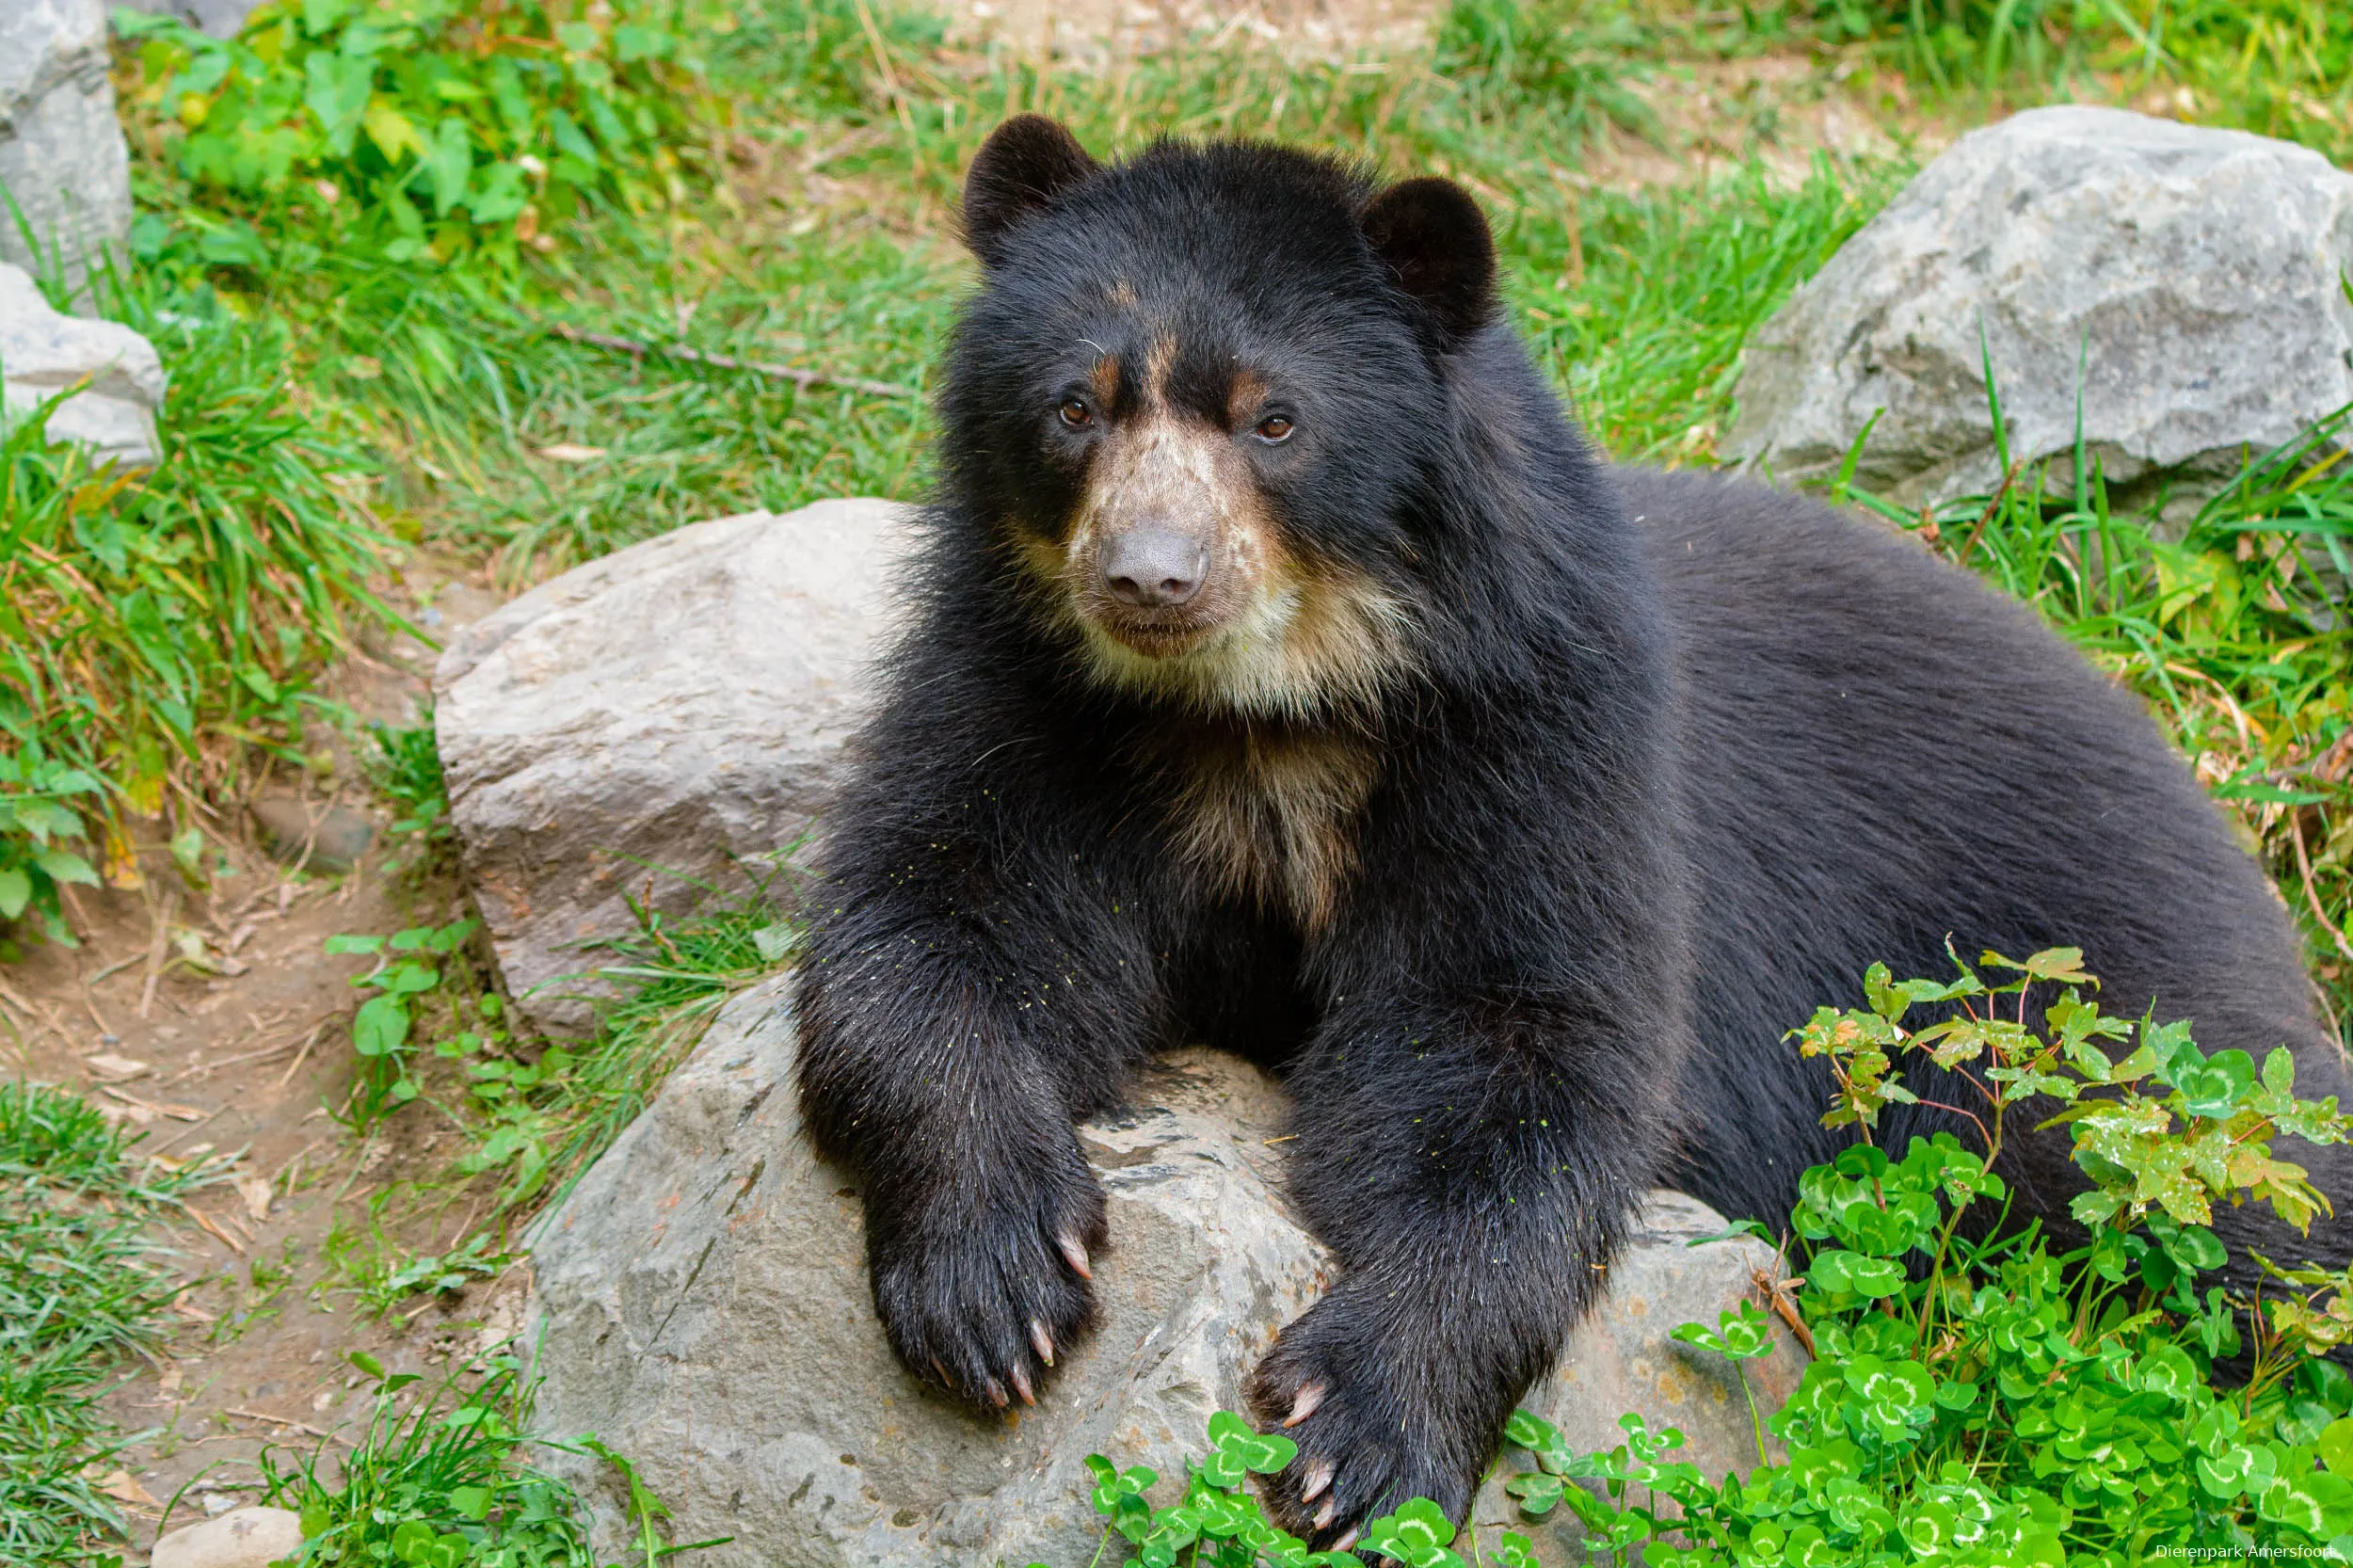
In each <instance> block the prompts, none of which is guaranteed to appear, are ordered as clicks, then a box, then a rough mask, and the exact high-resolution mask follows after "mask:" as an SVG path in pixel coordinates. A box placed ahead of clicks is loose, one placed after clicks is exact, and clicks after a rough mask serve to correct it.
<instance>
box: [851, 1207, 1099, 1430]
mask: <svg viewBox="0 0 2353 1568" xmlns="http://www.w3.org/2000/svg"><path fill="white" fill-rule="evenodd" d="M871 1212H872V1211H871V1209H870V1214H871ZM1103 1237H1104V1225H1103V1197H1102V1193H1101V1192H1100V1191H1099V1190H1098V1189H1096V1186H1095V1184H1094V1182H1093V1180H1092V1178H1091V1177H1090V1178H1088V1179H1087V1180H1086V1182H1085V1184H1084V1186H1083V1188H1082V1189H1080V1191H1078V1192H1072V1193H1069V1194H1067V1195H1064V1194H1061V1193H1041V1194H1039V1195H1038V1196H1037V1198H1036V1200H1035V1201H1034V1202H1033V1203H1032V1204H1031V1205H1029V1206H1027V1207H1020V1208H1012V1207H1008V1208H995V1209H983V1210H981V1211H979V1212H974V1211H973V1210H971V1209H969V1208H964V1207H963V1206H961V1205H960V1204H958V1203H957V1202H956V1201H955V1200H953V1199H949V1200H947V1201H944V1202H939V1203H936V1204H935V1205H934V1206H933V1211H932V1212H930V1213H926V1214H924V1215H922V1216H921V1217H920V1219H918V1220H915V1221H913V1222H912V1223H910V1224H904V1225H901V1226H897V1227H890V1228H888V1230H886V1228H885V1227H884V1226H883V1225H880V1224H877V1225H876V1228H875V1231H874V1234H873V1236H872V1241H871V1245H870V1248H869V1253H868V1262H869V1264H870V1266H871V1268H872V1273H873V1285H874V1311H875V1314H876V1315H877V1316H878V1317H880V1318H881V1319H882V1323H883V1330H884V1332H885V1333H886V1334H887V1335H888V1336H889V1338H890V1348H891V1349H892V1350H893V1351H894V1352H897V1353H898V1356H899V1359H900V1360H901V1361H902V1362H904V1364H905V1365H906V1368H907V1369H908V1370H909V1371H911V1372H913V1373H915V1375H916V1376H918V1377H920V1378H921V1379H923V1380H924V1381H925V1382H927V1383H934V1384H939V1385H941V1386H943V1387H945V1388H947V1389H948V1390H949V1392H951V1393H952V1394H955V1395H957V1396H958V1397H959V1398H962V1399H965V1400H969V1401H971V1402H972V1403H973V1404H976V1405H982V1406H985V1407H987V1408H989V1409H992V1410H1002V1409H1003V1408H1004V1407H1005V1405H1006V1404H1007V1402H1008V1401H1010V1400H1016V1399H1017V1400H1021V1402H1022V1403H1024V1404H1035V1403H1036V1402H1037V1390H1038V1388H1039V1386H1040V1385H1041V1384H1044V1382H1045V1381H1046V1374H1047V1371H1048V1368H1051V1367H1052V1366H1053V1365H1054V1363H1055V1361H1056V1359H1057V1358H1058V1357H1060V1356H1061V1355H1062V1354H1063V1352H1064V1351H1066V1350H1067V1349H1068V1348H1069V1347H1070V1345H1071V1344H1072V1343H1073V1342H1075V1341H1076V1340H1077V1339H1078V1338H1079V1337H1080V1336H1081V1335H1082V1334H1084V1333H1085V1332H1086V1331H1087V1330H1088V1329H1089V1328H1091V1327H1093V1326H1094V1323H1095V1293H1094V1290H1093V1289H1092V1288H1091V1287H1090V1285H1089V1283H1088V1282H1089V1281H1090V1280H1091V1279H1093V1277H1094V1264H1093V1260H1092V1259H1093V1255H1094V1254H1096V1253H1097V1252H1099V1251H1100V1250H1101V1249H1102V1245H1103Z"/></svg>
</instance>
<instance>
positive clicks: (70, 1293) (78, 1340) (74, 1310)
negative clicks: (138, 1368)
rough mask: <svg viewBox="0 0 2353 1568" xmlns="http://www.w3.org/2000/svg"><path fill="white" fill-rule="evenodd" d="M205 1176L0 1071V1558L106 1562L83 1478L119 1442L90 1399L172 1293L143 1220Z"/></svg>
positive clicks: (106, 1505)
mask: <svg viewBox="0 0 2353 1568" xmlns="http://www.w3.org/2000/svg"><path fill="white" fill-rule="evenodd" d="M215 1175H216V1173H215V1172H213V1171H212V1170H211V1169H210V1167H209V1166H207V1165H205V1164H203V1163H201V1162H200V1163H198V1164H196V1165H194V1166H190V1167H187V1168H184V1169H181V1170H178V1171H173V1170H169V1169H167V1168H166V1167H165V1166H163V1165H162V1164H160V1163H157V1162H155V1161H151V1160H146V1159H144V1158H142V1157H141V1156H140V1155H139V1154H138V1152H137V1150H136V1147H135V1146H134V1142H133V1141H126V1140H125V1139H124V1138H123V1137H122V1135H121V1134H120V1132H119V1131H117V1130H116V1129H115V1128H113V1127H112V1126H111V1125H110V1124H109V1123H108V1122H107V1121H106V1119H105V1118H104V1117H103V1116H101V1115H100V1114H99V1113H98V1112H97V1111H96V1110H95V1109H93V1108H92V1107H91V1106H90V1105H88V1103H86V1102H85V1101H83V1100H81V1099H79V1098H77V1097H75V1096H72V1095H69V1094H66V1093H63V1092H61V1091H59V1090H56V1089H50V1088H46V1087H43V1086H41V1085H40V1084H33V1083H24V1082H8V1083H0V1563H7V1564H24V1565H26V1568H34V1565H39V1568H61V1565H65V1564H75V1563H85V1562H88V1563H97V1562H103V1561H107V1560H114V1557H115V1554H114V1553H113V1552H111V1551H110V1550H108V1548H107V1545H106V1543H108V1542H109V1541H119V1540H120V1537H121V1534H122V1528H123V1520H122V1516H121V1513H120V1510H119V1509H118V1508H117V1507H116V1506H115V1503H114V1501H113V1500H112V1499H111V1498H110V1497H109V1496H107V1495H106V1494H105V1493H104V1492H103V1491H102V1490H100V1487H99V1481H100V1480H101V1478H102V1476H103V1474H104V1470H105V1469H106V1467H107V1464H108V1462H109V1461H110V1460H111V1458H112V1456H113V1455H114V1454H115V1453H116V1452H117V1450H118V1449H119V1448H120V1447H121V1440H120V1438H119V1436H118V1435H117V1434H116V1432H115V1431H114V1428H113V1425H112V1423H111V1422H110V1421H109V1420H108V1419H107V1417H106V1415H105V1413H104V1410H103V1409H102V1408H101V1406H100V1403H99V1401H100V1400H101V1398H102V1397H103V1396H104V1393H105V1391H106V1389H107V1387H108V1386H109V1385H110V1384H112V1382H113V1381H114V1379H115V1377H116V1376H117V1373H118V1369H119V1368H120V1365H121V1363H122V1360H123V1358H124V1356H125V1355H126V1353H130V1352H138V1351H142V1350H145V1349H146V1348H148V1347H149V1346H152V1345H153V1344H155V1343H156V1342H157V1341H158V1340H159V1339H160V1338H161V1337H162V1320H163V1314H164V1313H165V1311H166V1310H167V1309H168V1306H169V1305H170V1303H171V1301H172V1299H173V1297H174V1296H175V1295H176V1294H177V1287H176V1286H174V1285H173V1284H172V1283H171V1282H170V1281H169V1280H168V1279H167V1278H166V1277H165V1275H164V1273H163V1272H162V1271H161V1270H160V1269H159V1268H158V1248H157V1246H156V1244H155V1242H154V1241H153V1240H151V1238H150V1235H149V1224H150V1222H151V1220H152V1218H153V1217H154V1216H155V1215H156V1213H157V1212H158V1211H159V1210H160V1209H161V1208H164V1207H165V1206H168V1205H169V1204H172V1203H174V1202H175V1201H177V1200H178V1199H179V1198H180V1197H181V1196H182V1195H183V1194H184V1193H185V1192H188V1191H189V1190H191V1189H192V1188H194V1187H197V1186H199V1185H201V1184H202V1183H204V1182H206V1181H209V1180H211V1179H213V1177H214V1176H215Z"/></svg>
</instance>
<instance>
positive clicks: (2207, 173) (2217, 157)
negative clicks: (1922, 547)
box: [1722, 106, 2353, 504]
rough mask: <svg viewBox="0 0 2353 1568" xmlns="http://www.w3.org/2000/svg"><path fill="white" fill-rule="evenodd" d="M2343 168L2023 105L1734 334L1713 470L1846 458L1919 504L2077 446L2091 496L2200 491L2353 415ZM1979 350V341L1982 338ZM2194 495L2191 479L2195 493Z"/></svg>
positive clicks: (1794, 469)
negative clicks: (1999, 443)
mask: <svg viewBox="0 0 2353 1568" xmlns="http://www.w3.org/2000/svg"><path fill="white" fill-rule="evenodd" d="M2348 266H2353V174H2347V173H2345V172H2344V171H2343V170H2340V169H2338V168H2334V167H2333V166H2331V165H2330V164H2329V161H2328V160H2327V159H2325V158H2323V157H2322V156H2320V154H2318V153H2316V152H2310V151H2308V150H2306V149H2304V148H2300V147H2297V146H2294V145H2293V144H2291V143H2288V142H2283V141H2274V140H2270V139H2268V138H2266V137H2264V136H2249V135H2248V134H2247V133H2245V132H2241V131H2217V130H2206V129H2201V128H2198V127H2194V126H2188V125H2181V124H2176V123H2174V122H2173V121H2171V120H2152V119H2149V118H2147V117H2145V116H2141V115H2137V114H2128V113H2125V112H2123V111H2121V110H2117V109H2103V108H2084V107H2072V106H2071V107H2059V108H2045V109H2034V110H2030V111H2028V112H2026V113H2025V114H2019V115H2014V116H2012V117H2011V118H2009V120H2003V121H2001V122H2000V123H1998V124H1995V125H1992V126H1988V127H1986V128H1985V129H1983V130H1978V131H1973V132H1971V133H1970V134H1969V135H1967V136H1963V137H1961V139H1960V140H1959V141H1958V142H1956V143H1954V145H1953V146H1952V148H1951V149H1950V150H1949V151H1947V152H1945V154H1944V155H1943V156H1941V157H1939V158H1938V159H1937V160H1936V161H1935V162H1934V163H1932V164H1930V165H1929V167H1928V168H1926V169H1924V170H1923V171H1922V172H1921V173H1920V175H1919V176H1918V178H1916V179H1914V180H1913V182H1912V184H1910V185H1908V186H1906V187H1905V189H1904V190H1903V192H1902V194H1901V195H1899V196H1897V199H1896V200H1894V201H1892V202H1890V203H1889V204H1888V206H1887V208H1886V209H1885V210H1884V211H1883V212H1881V214H1880V215H1879V216H1877V217H1875V218H1873V219H1872V220H1871V221H1870V222H1869V223H1867V224H1865V226H1864V227H1863V229H1862V230H1861V231H1860V232H1857V233H1856V234H1855V235H1854V237H1853V238H1851V239H1849V241H1848V242H1847V243H1846V244H1845V245H1844V246H1842V247H1840V248H1839V250H1838V253H1837V254H1836V255H1835V256H1833V257H1832V258H1831V260H1830V262H1829V264H1827V265H1825V266H1824V267H1823V268H1822V270H1821V271H1820V272H1819V273H1817V274H1816V275H1815V276H1814V278H1812V279H1811V280H1808V281H1807V282H1806V283H1805V284H1804V285H1803V286H1802V287H1801V288H1800V289H1798V290H1797V292H1796V293H1795V294H1793V295H1792V296H1790V298H1789V299H1788V301H1787V302H1786V303H1785V305H1783V307H1782V308H1781V310H1780V311H1779V312H1776V313H1775V314H1774V315H1773V317H1772V319H1771V320H1769V321H1768V322H1767V323H1766V324H1765V326H1764V327H1763V328H1760V329H1759V330H1758V331H1757V333H1756V334H1755V335H1754V336H1753V338H1752V339H1751V340H1750V342H1749V345H1748V349H1747V354H1746V357H1745V360H1744V362H1743V365H1742V369H1741V374H1740V380H1739V383H1738V386H1737V393H1736V395H1737V402H1738V408H1739V413H1738V417H1737V420H1736V421H1735V423H1734V426H1733V431H1732V434H1731V436H1730V437H1729V438H1728V439H1727V440H1725V442H1724V443H1723V449H1722V450H1723V452H1724V454H1725V455H1726V456H1732V457H1737V458H1739V459H1741V460H1743V461H1744V462H1745V463H1747V464H1749V465H1751V466H1756V467H1762V468H1765V469H1767V470H1769V472H1771V473H1772V474H1773V475H1774V476H1775V477H1777V478H1778V479H1780V480H1782V481H1784V482H1789V481H1794V480H1800V479H1804V478H1809V477H1814V476H1818V475H1822V474H1825V473H1829V472H1833V471H1834V470H1835V469H1836V468H1837V466H1838V464H1839V463H1840V461H1841V460H1842V459H1843V458H1844V456H1846V454H1847V452H1848V450H1849V447H1850V446H1851V445H1852V444H1853V442H1854V440H1855V438H1856V436H1857V435H1858V434H1859V433H1860V432H1861V431H1862V430H1863V428H1864V425H1865V423H1866V422H1868V421H1869V420H1870V418H1871V416H1872V414H1873V413H1874V412H1875V411H1878V410H1884V411H1883V412H1881V413H1880V416H1879V423H1878V424H1876V425H1873V426H1872V428H1871V433H1870V439H1869V440H1868V441H1867V442H1866V443H1865V447H1864V449H1863V456H1862V461H1861V464H1860V466H1859V467H1858V469H1857V471H1856V472H1857V475H1858V477H1859V479H1860V480H1861V481H1862V482H1863V483H1864V484H1865V485H1866V486H1868V487H1869V488H1874V489H1877V490H1880V491H1881V492H1882V493H1890V494H1893V495H1894V496H1895V497H1897V499H1899V500H1903V501H1905V502H1908V503H1911V504H1918V503H1920V502H1922V501H1936V500H1945V499H1947V498H1950V497H1952V496H1956V495H1965V494H1973V493H1981V492H1984V491H1988V490H1991V489H1992V488H1993V487H1994V486H1996V485H1997V484H1999V483H2000V481H2001V477H2002V474H2001V468H2000V461H1999V459H1998V457H1997V456H1996V455H1995V450H1994V441H1993V418H1992V415H1991V412H1990V410H1989V408H1988V404H1987V398H1986V386H1985V376H1984V372H1983V366H1984V363H1985V359H1986V357H1987V356H1990V357H1991V359H1992V361H1993V375H1994V382H1995V386H1996V388H1997V390H1998V391H1999V392H2000V394H2001V404H2002V413H2003V418H2004V420H2005V422H2006V424H2008V426H2009V446H2010V452H2011V456H2012V457H2013V458H2014V459H2021V460H2024V461H2025V462H2027V463H2033V462H2035V461H2037V460H2038V459H2041V458H2044V457H2050V456H2060V457H2061V459H2062V460H2061V461H2060V462H2059V463H2058V464H2057V466H2056V468H2055V472H2057V473H2058V474H2060V475H2062V479H2061V482H2062V483H2072V475H2073V459H2072V454H2073V450H2074V444H2075V422H2076V387H2077V383H2078V375H2077V372H2078V366H2079V365H2080V366H2081V372H2082V374H2081V385H2082V390H2083V398H2082V410H2083V433H2084V438H2085V440H2086V443H2087V445H2088V447H2089V452H2090V454H2091V455H2092V456H2096V457H2097V458H2098V460H2099V462H2100V464H2101V467H2102V469H2103V471H2104V472H2105V473H2106V475H2107V477H2108V479H2109V480H2110V481H2111V482H2121V483H2122V484H2124V485H2126V486H2130V485H2132V484H2133V483H2134V482H2135V481H2139V482H2141V487H2142V488H2143V490H2144V491H2146V490H2148V489H2150V488H2153V487H2154V486H2155V485H2157V484H2158V483H2160V482H2164V481H2167V480H2170V479H2176V478H2178V479H2181V480H2183V481H2185V487H2184V488H2185V490H2186V491H2187V492H2189V493H2197V492H2198V491H2199V490H2200V489H2201V488H2203V489H2206V490H2211V488H2213V477H2214V476H2215V475H2216V474H2218V473H2219V474H2227V473H2229V472H2233V471H2235V470H2236V469H2237V468H2238V467H2239V465H2240V463H2241V462H2242V460H2243V449H2244V448H2247V447H2252V448H2253V449H2254V450H2255V451H2257V452H2261V451H2264V450H2265V449H2267V448H2269V447H2271V446H2274V445H2277V444H2278V443H2280V442H2281V441H2285V440H2290V439H2292V438H2294V437H2295V436H2297V433H2298V432H2299V431H2300V430H2302V429H2303V428H2304V427H2305V426H2307V425H2309V424H2312V423H2313V422H2314V421H2316V420H2318V419H2320V418H2321V417H2323V416H2324V415H2326V414H2329V412H2331V411H2332V410H2334V409H2336V408H2339V407H2341V406H2343V405H2344V404H2345V403H2347V402H2353V359H2349V358H2348V356H2353V305H2349V304H2348V303H2347V302H2346V299H2345V293H2344V291H2343V289H2342V288H2341V287H2340V286H2339V279H2340V277H2341V275H2342V273H2343V272H2344V270H2345V268H2346V267H2348ZM1981 330H1982V333H1983V336H1982V338H1980V335H1979V334H1980V331H1981ZM2201 481H2202V485H2201Z"/></svg>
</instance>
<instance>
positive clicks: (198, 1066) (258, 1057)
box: [158, 1024, 325, 1087]
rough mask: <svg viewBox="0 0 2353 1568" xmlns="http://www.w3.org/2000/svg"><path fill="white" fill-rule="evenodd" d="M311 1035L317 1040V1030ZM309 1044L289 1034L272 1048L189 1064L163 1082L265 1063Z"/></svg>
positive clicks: (321, 1026) (266, 1047)
mask: <svg viewBox="0 0 2353 1568" xmlns="http://www.w3.org/2000/svg"><path fill="white" fill-rule="evenodd" d="M324 1027H325V1025H323V1024H322V1025H320V1026H319V1028H324ZM311 1034H312V1039H315V1038H317V1036H318V1029H313V1030H312V1032H311ZM309 1044H310V1042H309V1041H308V1040H297V1039H296V1037H295V1036H294V1035H291V1034H289V1035H287V1036H286V1037H285V1038H284V1039H282V1040H280V1041H279V1042H278V1043H277V1044H276V1045H274V1046H264V1047H263V1048H261V1049H260V1050H249V1051H247V1052H246V1053H245V1054H243V1055H242V1056H224V1057H222V1058H221V1059H220V1060H219V1061H217V1062H191V1063H189V1064H187V1065H186V1066H184V1067H183V1068H181V1069H180V1070H179V1071H178V1072H176V1073H174V1074H172V1075H171V1076H170V1077H169V1078H168V1079H165V1080H163V1082H164V1083H166V1084H170V1083H177V1082H179V1081H180V1080H182V1079H184V1078H193V1077H195V1076H196V1075H198V1074H199V1073H204V1074H211V1073H215V1072H217V1071H219V1070H220V1069H221V1068H223V1067H233V1066H235V1065H236V1064H238V1063H240V1062H261V1061H265V1060H267V1059H268V1058H270V1057H273V1056H280V1055H283V1054H284V1053H285V1052H287V1051H290V1050H292V1049H294V1048H295V1047H296V1046H297V1045H302V1046H307V1045H309ZM158 1087H162V1085H160V1084H159V1085H158Z"/></svg>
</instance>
